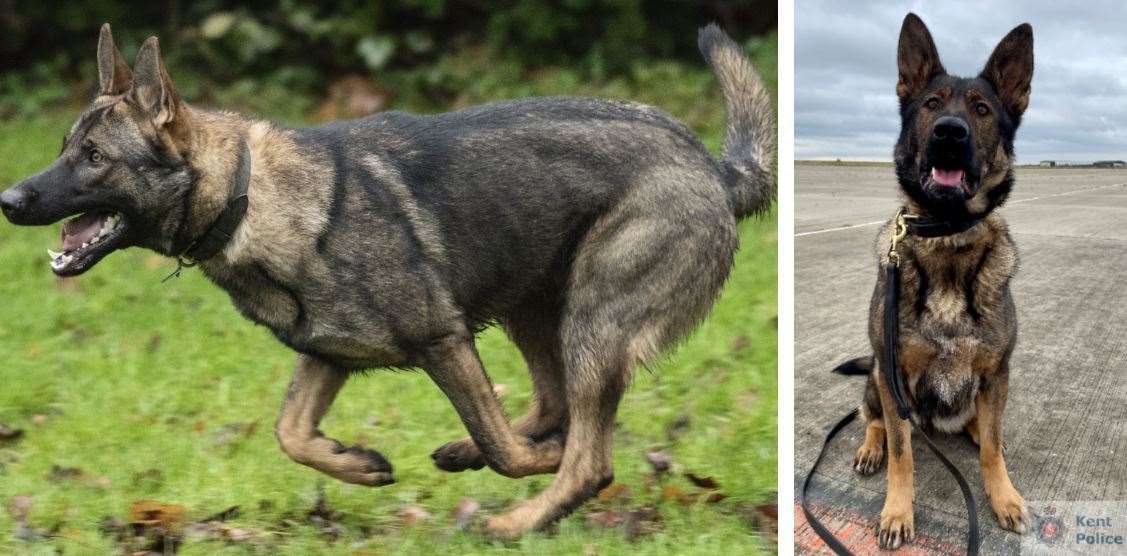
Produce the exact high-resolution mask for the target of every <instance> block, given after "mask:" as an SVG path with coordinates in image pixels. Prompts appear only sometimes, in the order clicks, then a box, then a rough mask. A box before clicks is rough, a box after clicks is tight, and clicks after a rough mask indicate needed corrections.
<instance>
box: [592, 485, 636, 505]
mask: <svg viewBox="0 0 1127 556" xmlns="http://www.w3.org/2000/svg"><path fill="white" fill-rule="evenodd" d="M629 495H630V489H628V488H626V485H624V484H622V483H611V484H610V485H609V486H607V487H606V488H604V489H603V490H600V491H599V501H600V502H610V501H611V500H614V499H615V498H619V497H628V496H629Z"/></svg>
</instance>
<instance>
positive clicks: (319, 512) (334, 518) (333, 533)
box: [306, 485, 344, 541]
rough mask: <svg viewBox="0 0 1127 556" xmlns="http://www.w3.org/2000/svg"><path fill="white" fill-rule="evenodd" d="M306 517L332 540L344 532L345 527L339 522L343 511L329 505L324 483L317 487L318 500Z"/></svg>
mask: <svg viewBox="0 0 1127 556" xmlns="http://www.w3.org/2000/svg"><path fill="white" fill-rule="evenodd" d="M306 518H307V519H308V520H309V523H310V524H311V525H313V526H314V527H316V528H317V531H318V532H320V533H321V534H322V535H323V536H325V537H326V538H328V539H330V540H334V541H335V540H336V539H338V538H340V536H341V534H342V533H343V532H344V528H343V527H341V525H340V523H338V520H339V519H340V518H341V513H340V512H338V511H336V510H334V509H332V508H331V507H329V501H328V499H327V498H325V487H324V485H321V486H319V487H318V488H317V501H316V502H315V503H314V504H313V509H312V510H309V513H308V514H306Z"/></svg>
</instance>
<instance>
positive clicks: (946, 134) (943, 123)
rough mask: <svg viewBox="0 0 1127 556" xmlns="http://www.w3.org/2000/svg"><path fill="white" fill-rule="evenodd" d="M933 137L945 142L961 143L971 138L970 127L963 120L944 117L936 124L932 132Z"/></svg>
mask: <svg viewBox="0 0 1127 556" xmlns="http://www.w3.org/2000/svg"><path fill="white" fill-rule="evenodd" d="M931 135H932V137H934V138H936V139H940V140H943V141H954V142H956V143H961V142H963V141H966V140H967V137H970V127H969V126H967V123H966V122H964V121H963V120H962V119H961V118H956V117H954V116H944V117H942V118H939V120H938V121H936V122H935V127H934V128H932V130H931Z"/></svg>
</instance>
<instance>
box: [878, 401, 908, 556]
mask: <svg viewBox="0 0 1127 556" xmlns="http://www.w3.org/2000/svg"><path fill="white" fill-rule="evenodd" d="M877 390H878V391H879V392H880V400H881V410H882V412H883V414H884V429H885V439H886V440H887V442H888V449H887V452H888V493H887V494H885V498H884V509H882V510H881V512H880V527H879V529H878V531H877V542H878V544H880V547H881V548H883V549H886V550H893V549H896V548H899V547H900V545H901V544H905V543H908V542H911V540H912V539H913V538H914V537H915V536H916V528H915V515H914V514H913V511H912V501H913V499H914V498H915V495H916V490H915V483H914V480H915V471H914V464H913V460H912V426H911V424H910V423H909V422H908V421H907V420H905V419H901V418H900V417H899V416H898V415H897V414H896V404H895V403H893V401H892V396H891V395H890V394H889V392H888V388H887V387H886V386H885V384H884V380H883V379H882V380H879V381H878V385H877Z"/></svg>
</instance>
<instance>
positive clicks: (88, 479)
mask: <svg viewBox="0 0 1127 556" xmlns="http://www.w3.org/2000/svg"><path fill="white" fill-rule="evenodd" d="M47 480H48V481H50V482H52V483H62V482H66V481H81V482H82V483H83V484H85V485H86V486H88V487H92V488H100V489H103V490H105V489H108V488H110V486H111V484H110V479H109V477H106V476H104V475H91V474H89V473H87V472H86V471H84V470H82V469H80V468H78V467H63V466H61V465H52V466H51V472H50V473H48V474H47Z"/></svg>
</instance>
